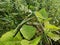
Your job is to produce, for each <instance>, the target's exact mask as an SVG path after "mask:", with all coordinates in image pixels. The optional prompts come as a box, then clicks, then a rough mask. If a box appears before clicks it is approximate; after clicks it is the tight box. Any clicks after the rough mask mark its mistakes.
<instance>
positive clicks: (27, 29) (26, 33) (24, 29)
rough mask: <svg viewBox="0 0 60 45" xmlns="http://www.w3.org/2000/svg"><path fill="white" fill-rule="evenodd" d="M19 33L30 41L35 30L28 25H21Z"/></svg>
mask: <svg viewBox="0 0 60 45" xmlns="http://www.w3.org/2000/svg"><path fill="white" fill-rule="evenodd" d="M20 31H21V33H22V35H23V36H24V37H25V38H26V39H28V40H30V39H31V38H32V37H33V36H34V35H35V32H36V28H35V27H33V26H29V25H23V27H22V28H21V29H20Z"/></svg>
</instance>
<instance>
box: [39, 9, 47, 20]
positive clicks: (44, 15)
mask: <svg viewBox="0 0 60 45" xmlns="http://www.w3.org/2000/svg"><path fill="white" fill-rule="evenodd" d="M40 13H41V14H42V16H43V17H44V18H45V19H47V18H48V14H47V12H46V10H45V8H43V9H41V10H40Z"/></svg>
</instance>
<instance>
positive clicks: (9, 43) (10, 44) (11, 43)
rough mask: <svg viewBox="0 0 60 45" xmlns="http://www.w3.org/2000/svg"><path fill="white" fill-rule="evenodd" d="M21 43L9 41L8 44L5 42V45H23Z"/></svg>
mask: <svg viewBox="0 0 60 45" xmlns="http://www.w3.org/2000/svg"><path fill="white" fill-rule="evenodd" d="M20 42H21V41H8V42H3V43H4V44H5V45H21V43H20Z"/></svg>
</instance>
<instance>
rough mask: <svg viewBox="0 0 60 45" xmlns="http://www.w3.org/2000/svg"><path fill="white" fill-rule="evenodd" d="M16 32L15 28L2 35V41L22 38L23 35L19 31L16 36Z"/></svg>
mask: <svg viewBox="0 0 60 45" xmlns="http://www.w3.org/2000/svg"><path fill="white" fill-rule="evenodd" d="M14 34H15V30H11V31H9V32H7V33H5V34H4V35H2V37H1V39H0V41H15V40H21V39H22V37H21V35H20V34H19V33H18V34H17V35H16V37H13V35H14Z"/></svg>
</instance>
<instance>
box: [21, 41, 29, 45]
mask: <svg viewBox="0 0 60 45" xmlns="http://www.w3.org/2000/svg"><path fill="white" fill-rule="evenodd" d="M29 43H30V41H28V40H22V41H21V45H30V44H29Z"/></svg>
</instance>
